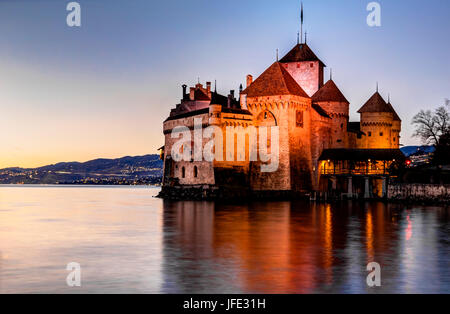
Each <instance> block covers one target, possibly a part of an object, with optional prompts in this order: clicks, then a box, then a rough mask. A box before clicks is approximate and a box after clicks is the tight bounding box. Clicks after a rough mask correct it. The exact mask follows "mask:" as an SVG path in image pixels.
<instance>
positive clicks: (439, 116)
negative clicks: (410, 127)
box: [412, 99, 450, 165]
mask: <svg viewBox="0 0 450 314" xmlns="http://www.w3.org/2000/svg"><path fill="white" fill-rule="evenodd" d="M449 106H450V102H449V101H448V100H447V99H446V100H445V106H443V107H439V108H438V109H436V110H435V111H434V112H432V111H430V110H428V111H424V110H421V111H420V112H419V113H418V114H417V115H416V116H415V117H414V118H413V121H412V123H413V124H414V125H415V126H416V131H415V133H414V136H417V137H420V138H421V139H422V140H423V141H424V142H425V143H426V144H429V145H433V146H434V147H435V148H436V152H435V155H434V162H435V163H436V164H438V165H442V164H448V163H449V162H450V112H449V111H448V109H447V108H449Z"/></svg>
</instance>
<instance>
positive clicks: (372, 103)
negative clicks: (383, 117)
mask: <svg viewBox="0 0 450 314" xmlns="http://www.w3.org/2000/svg"><path fill="white" fill-rule="evenodd" d="M365 112H392V109H391V107H390V106H389V105H388V104H387V103H386V101H384V99H383V97H381V95H380V93H378V92H375V94H373V96H372V97H370V99H369V100H368V101H367V102H366V103H365V104H364V106H362V107H361V109H359V110H358V113H365Z"/></svg>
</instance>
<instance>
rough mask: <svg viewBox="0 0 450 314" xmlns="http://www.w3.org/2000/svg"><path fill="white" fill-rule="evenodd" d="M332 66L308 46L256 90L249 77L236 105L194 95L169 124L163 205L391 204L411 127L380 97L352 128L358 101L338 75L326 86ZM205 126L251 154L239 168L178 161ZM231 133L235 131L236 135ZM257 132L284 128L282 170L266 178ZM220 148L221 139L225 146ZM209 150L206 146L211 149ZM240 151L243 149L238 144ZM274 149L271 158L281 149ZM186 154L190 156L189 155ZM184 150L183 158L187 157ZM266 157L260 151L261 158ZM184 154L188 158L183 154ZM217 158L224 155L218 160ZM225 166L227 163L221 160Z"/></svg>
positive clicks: (203, 92) (237, 160)
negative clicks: (311, 200) (205, 200)
mask: <svg viewBox="0 0 450 314" xmlns="http://www.w3.org/2000/svg"><path fill="white" fill-rule="evenodd" d="M324 68H325V64H324V63H323V62H322V61H321V60H320V59H319V58H318V57H317V56H316V54H315V53H314V52H313V51H312V50H311V48H310V47H309V46H308V45H307V44H306V43H305V42H301V43H298V44H297V45H295V46H294V47H293V48H292V50H291V51H289V52H288V53H287V54H286V55H285V56H284V57H283V58H281V59H280V60H279V61H276V62H275V63H273V64H271V65H270V66H269V67H268V68H267V69H266V70H265V71H264V72H263V73H262V74H261V75H260V76H259V77H258V78H257V79H256V80H254V81H253V77H252V76H251V75H248V76H247V80H246V81H247V82H246V88H245V89H243V87H242V85H241V87H240V90H239V94H237V95H236V94H235V92H234V91H230V93H229V94H228V95H227V96H224V95H220V94H218V93H217V91H212V90H211V83H210V82H207V83H206V86H203V85H202V84H200V83H199V84H197V85H195V86H194V87H191V88H190V89H189V91H187V86H186V85H183V93H182V99H181V102H180V103H179V104H177V105H176V107H175V108H174V109H172V110H171V112H170V115H169V117H168V118H167V119H166V120H165V121H164V125H163V129H164V135H165V145H164V147H163V154H162V156H163V160H164V177H163V188H162V196H167V197H173V196H176V195H178V196H180V197H183V195H184V196H185V197H195V198H202V197H215V196H217V195H221V196H225V197H226V196H239V195H248V194H255V195H261V196H270V195H284V194H309V195H312V194H313V193H312V192H316V193H314V194H323V193H333V192H336V191H339V193H341V195H347V196H348V197H356V196H361V197H372V196H384V195H386V180H387V178H389V176H390V171H389V169H390V167H391V165H392V164H393V163H395V162H396V161H399V160H400V159H401V158H403V157H402V156H403V154H402V153H401V152H400V150H399V147H400V139H401V137H400V132H401V119H400V118H399V116H398V114H397V113H396V111H395V110H394V107H393V105H392V104H391V103H390V101H388V102H386V101H385V100H384V99H383V97H382V96H381V95H380V93H379V92H378V88H377V91H376V92H375V93H374V94H373V96H372V97H371V98H370V99H369V100H368V101H367V102H366V103H365V104H364V105H362V107H361V109H360V110H359V111H358V113H359V114H360V121H357V122H356V121H355V122H352V121H349V105H350V103H349V101H348V100H347V98H346V97H345V96H344V95H343V93H342V92H341V91H340V90H339V88H338V85H337V84H336V83H335V82H334V80H333V79H332V77H331V75H330V79H329V80H328V81H327V82H324ZM195 121H197V122H198V121H201V128H202V129H203V130H206V129H207V128H208V127H210V126H215V127H217V128H218V129H220V130H222V131H223V134H224V135H223V138H222V139H220V140H222V141H223V144H224V146H226V145H227V137H228V140H229V139H230V138H229V137H230V136H232V137H233V140H234V139H236V138H238V137H239V136H240V135H242V136H243V138H244V139H245V140H244V141H243V142H242V143H244V144H243V145H244V146H245V150H244V153H243V155H242V156H237V154H238V151H239V149H238V147H237V144H233V145H236V146H235V147H234V150H233V152H232V154H233V157H234V158H227V156H226V152H223V157H224V158H216V159H214V160H210V161H207V160H204V159H202V160H198V159H196V158H194V153H195V149H196V148H195V147H194V146H195V144H194V142H192V143H189V148H191V149H190V151H191V153H192V156H191V158H189V159H187V160H186V159H184V160H181V161H180V160H179V159H177V158H174V157H175V156H173V153H174V152H173V145H174V143H175V142H176V141H177V138H173V136H172V133H173V131H174V129H175V128H177V127H185V128H187V129H188V130H189V132H191V135H192V137H194V133H195V129H196V127H195ZM227 127H234V132H233V133H227ZM251 127H256V128H258V127H277V130H278V142H277V144H278V147H277V150H278V167H277V169H276V171H272V172H262V171H261V170H260V169H261V168H260V166H261V164H264V163H267V160H259V159H257V160H255V159H252V158H251V156H250V155H251V153H250V151H251V150H250V148H251V147H250V146H251V145H252V144H251V143H250V142H251V141H250V137H251V136H250V134H249V132H248V131H247V130H248V129H249V128H251ZM216 140H217V138H216ZM207 143H208V141H207V140H206V139H205V140H203V141H202V143H201V145H202V146H203V147H201V149H203V148H205V146H206V145H208V144H207ZM233 143H234V141H233ZM271 145H272V146H273V143H270V139H269V140H268V147H267V149H268V150H271V149H274V148H273V147H271ZM183 147H186V146H183ZM183 147H182V149H183ZM260 149H262V147H261V146H259V145H257V150H260ZM180 153H183V152H180ZM215 153H217V152H215ZM216 156H217V155H216Z"/></svg>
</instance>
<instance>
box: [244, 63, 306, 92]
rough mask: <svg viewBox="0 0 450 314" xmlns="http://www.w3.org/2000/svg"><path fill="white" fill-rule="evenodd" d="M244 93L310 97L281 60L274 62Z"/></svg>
mask: <svg viewBox="0 0 450 314" xmlns="http://www.w3.org/2000/svg"><path fill="white" fill-rule="evenodd" d="M242 94H246V95H247V96H248V97H260V96H275V95H297V96H301V97H305V98H309V96H308V95H307V94H306V93H305V91H304V90H303V89H302V88H301V87H300V85H298V84H297V82H296V81H295V80H294V79H293V78H292V76H291V75H290V74H289V72H288V71H287V70H286V69H285V68H284V67H283V65H282V64H281V63H280V62H275V63H274V64H272V65H271V66H270V67H269V68H268V69H267V70H266V71H264V73H263V74H261V75H260V76H259V77H258V78H257V79H256V80H255V81H254V82H253V83H252V84H251V85H250V86H249V87H247V88H246V89H245V90H244V91H242Z"/></svg>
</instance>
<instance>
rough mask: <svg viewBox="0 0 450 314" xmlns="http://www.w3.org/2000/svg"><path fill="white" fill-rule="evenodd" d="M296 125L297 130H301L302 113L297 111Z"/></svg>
mask: <svg viewBox="0 0 450 314" xmlns="http://www.w3.org/2000/svg"><path fill="white" fill-rule="evenodd" d="M296 124H297V127H298V128H303V111H300V110H299V111H297V114H296Z"/></svg>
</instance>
